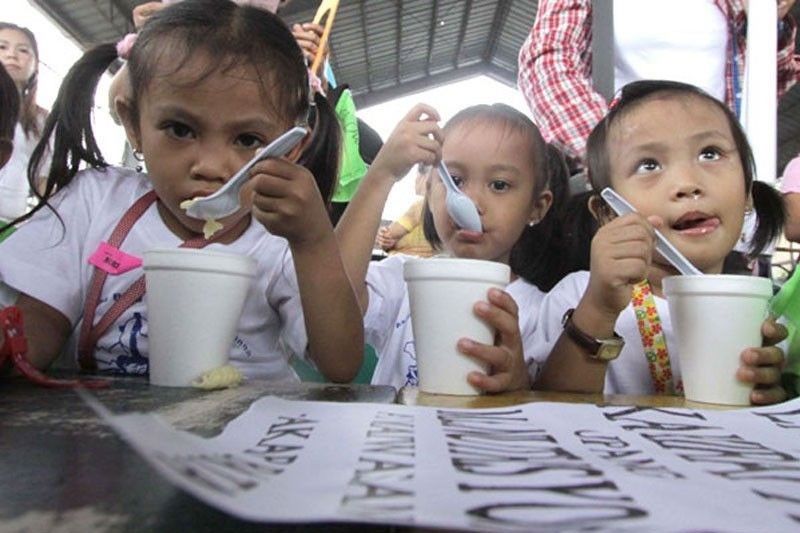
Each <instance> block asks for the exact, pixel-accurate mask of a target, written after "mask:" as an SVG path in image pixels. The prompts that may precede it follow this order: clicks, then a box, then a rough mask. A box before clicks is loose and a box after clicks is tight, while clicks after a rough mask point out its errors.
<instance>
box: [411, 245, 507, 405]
mask: <svg viewBox="0 0 800 533" xmlns="http://www.w3.org/2000/svg"><path fill="white" fill-rule="evenodd" d="M510 273H511V271H510V269H509V267H508V265H504V264H502V263H494V262H491V261H479V260H475V259H449V258H448V259H443V258H431V259H410V260H408V261H407V262H406V263H405V264H404V265H403V277H404V278H405V280H406V283H407V284H408V296H409V300H410V304H411V325H412V327H413V330H414V344H415V347H416V353H417V369H418V374H419V388H420V390H421V391H423V392H428V393H434V394H458V395H473V394H480V390H478V389H476V388H475V387H473V386H472V385H470V384H469V383H468V382H467V374H469V373H470V372H472V371H473V370H477V371H479V372H486V371H487V368H486V367H485V365H483V364H481V363H479V362H478V361H476V360H475V359H473V358H471V357H469V356H467V355H464V354H462V353H461V352H459V351H458V348H457V347H456V344H457V343H458V340H459V339H460V338H462V337H467V338H470V339H472V340H474V341H476V342H480V343H484V344H493V343H494V335H495V332H494V329H493V328H491V327H490V326H489V325H488V324H487V323H486V322H484V321H483V320H481V319H480V318H478V317H477V316H476V315H475V313H474V311H473V307H474V305H475V303H477V302H479V301H486V300H487V298H488V296H487V294H488V292H489V289H490V288H491V287H497V288H500V289H502V288H505V286H506V285H507V284H508V281H509V276H510Z"/></svg>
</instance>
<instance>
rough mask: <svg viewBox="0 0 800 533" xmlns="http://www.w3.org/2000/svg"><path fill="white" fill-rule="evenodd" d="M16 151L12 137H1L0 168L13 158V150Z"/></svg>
mask: <svg viewBox="0 0 800 533" xmlns="http://www.w3.org/2000/svg"><path fill="white" fill-rule="evenodd" d="M13 151H14V143H13V142H11V139H6V138H5V137H4V138H2V139H0V168H3V167H4V166H6V163H8V160H9V159H11V152H13Z"/></svg>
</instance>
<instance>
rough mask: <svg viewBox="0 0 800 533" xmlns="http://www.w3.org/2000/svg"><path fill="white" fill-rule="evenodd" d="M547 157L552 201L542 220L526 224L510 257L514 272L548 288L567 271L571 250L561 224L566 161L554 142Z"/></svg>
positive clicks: (567, 195)
mask: <svg viewBox="0 0 800 533" xmlns="http://www.w3.org/2000/svg"><path fill="white" fill-rule="evenodd" d="M546 158H547V164H546V169H547V176H548V177H549V179H548V182H547V189H549V190H550V192H551V193H552V195H553V203H552V204H551V205H550V209H548V211H547V213H546V214H545V216H544V217H543V218H542V220H540V221H539V222H538V223H537V224H535V225H534V226H528V227H526V228H525V230H524V231H523V232H522V235H521V236H520V238H519V240H517V242H516V244H515V245H514V247H513V248H512V249H511V257H510V259H509V266H510V267H511V271H512V272H514V273H515V274H517V275H518V276H520V277H521V278H524V279H526V280H527V281H529V282H530V283H533V284H534V285H536V286H537V287H538V288H539V289H541V290H542V291H545V292H547V291H549V290H550V289H551V288H553V286H554V285H555V284H556V283H558V282H559V281H560V280H561V278H563V277H564V275H566V272H565V269H566V266H567V261H566V258H567V256H568V253H569V249H568V246H567V243H566V240H565V238H564V232H563V231H562V225H561V222H562V219H563V212H564V209H565V207H566V205H567V198H568V197H569V187H568V180H567V176H568V169H567V164H566V162H565V160H564V156H563V155H562V154H561V152H560V151H559V150H558V149H557V148H555V147H554V146H553V145H552V144H548V145H547V147H546Z"/></svg>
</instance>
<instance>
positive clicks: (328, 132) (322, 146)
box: [298, 92, 342, 206]
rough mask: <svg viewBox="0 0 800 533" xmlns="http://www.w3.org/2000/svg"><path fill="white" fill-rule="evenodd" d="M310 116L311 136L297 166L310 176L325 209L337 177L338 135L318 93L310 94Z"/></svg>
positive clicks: (328, 107)
mask: <svg viewBox="0 0 800 533" xmlns="http://www.w3.org/2000/svg"><path fill="white" fill-rule="evenodd" d="M311 115H312V116H311V117H310V119H311V122H312V123H313V126H314V128H313V136H312V137H311V142H310V143H309V145H308V147H307V148H306V149H305V151H304V152H303V154H302V155H301V156H300V160H299V161H298V163H300V164H301V165H303V166H304V167H306V168H307V169H308V170H310V171H311V174H313V175H314V179H315V180H316V182H317V187H318V188H319V192H320V193H321V194H322V199H323V200H324V201H325V205H326V206H327V205H329V204H330V201H331V197H332V196H333V192H334V188H335V187H336V181H337V178H338V176H339V156H340V150H341V149H340V146H341V137H342V133H341V128H340V126H339V119H338V118H337V117H336V113H335V112H334V110H333V107H331V104H330V102H328V99H327V98H325V97H324V96H323V95H321V94H320V93H317V92H315V93H314V106H313V107H312V108H311Z"/></svg>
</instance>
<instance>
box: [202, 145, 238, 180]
mask: <svg viewBox="0 0 800 533" xmlns="http://www.w3.org/2000/svg"><path fill="white" fill-rule="evenodd" d="M235 171H236V169H235V168H232V165H231V164H230V162H229V158H227V157H224V156H223V155H221V154H220V153H219V151H216V150H212V149H207V150H203V149H202V148H201V149H200V150H198V154H197V157H196V159H195V161H194V164H193V165H192V169H191V174H192V177H193V178H194V179H201V180H206V181H220V182H222V183H225V182H226V181H228V179H230V177H231V176H233V174H234V172H235Z"/></svg>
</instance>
